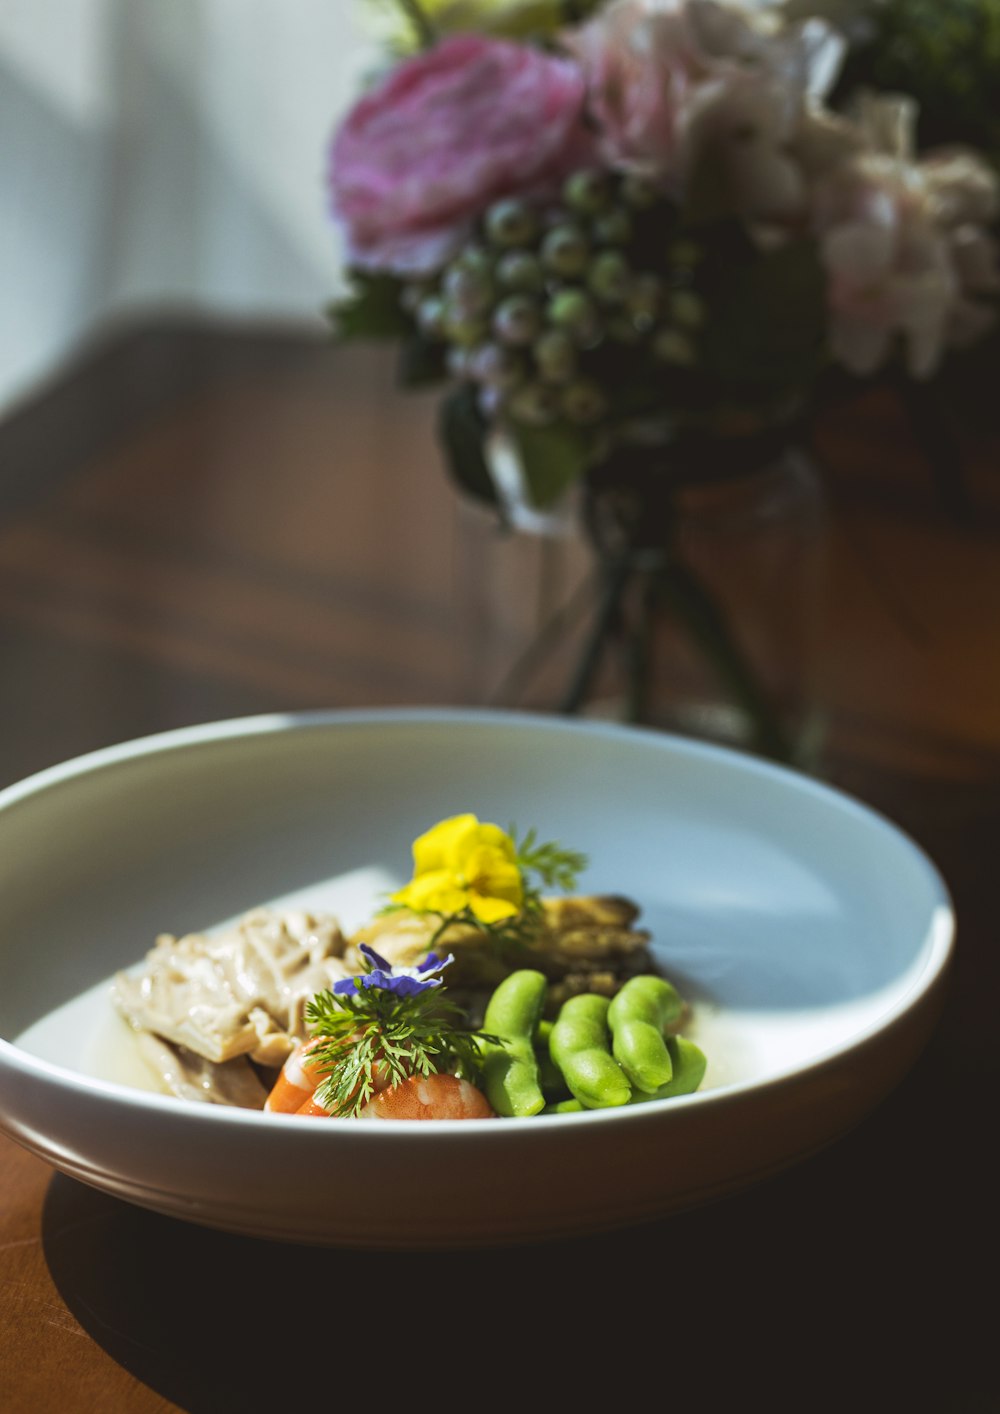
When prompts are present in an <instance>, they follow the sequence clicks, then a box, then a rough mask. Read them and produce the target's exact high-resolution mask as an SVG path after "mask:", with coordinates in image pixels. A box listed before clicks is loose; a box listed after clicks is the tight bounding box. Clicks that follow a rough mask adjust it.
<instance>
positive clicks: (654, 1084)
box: [608, 974, 684, 1094]
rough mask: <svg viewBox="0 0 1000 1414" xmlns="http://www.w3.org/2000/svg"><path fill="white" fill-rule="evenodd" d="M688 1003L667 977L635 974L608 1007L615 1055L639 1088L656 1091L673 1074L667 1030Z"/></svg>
mask: <svg viewBox="0 0 1000 1414" xmlns="http://www.w3.org/2000/svg"><path fill="white" fill-rule="evenodd" d="M683 1010H684V1003H683V1001H682V1000H681V997H680V994H679V992H678V991H677V989H676V987H673V986H671V984H670V983H669V982H667V981H666V980H665V979H664V978H663V977H654V976H651V975H645V974H644V975H642V976H640V977H631V978H630V979H629V980H628V981H627V982H626V983H625V985H624V986H623V987H622V988H621V990H620V991H619V992H618V993H617V995H616V996H615V998H614V999H613V1001H612V1002H611V1005H610V1007H609V1008H608V1025H609V1026H610V1028H611V1035H612V1047H611V1049H612V1054H613V1055H614V1058H615V1060H616V1061H617V1062H618V1064H619V1065H620V1066H621V1068H622V1070H624V1072H625V1074H626V1075H627V1076H628V1078H629V1079H630V1080H631V1082H632V1084H633V1085H634V1086H635V1087H636V1089H638V1090H644V1091H646V1093H647V1094H653V1093H654V1092H655V1091H657V1090H659V1088H660V1086H661V1085H666V1084H667V1082H668V1081H669V1080H670V1079H671V1077H672V1075H673V1062H672V1061H671V1058H670V1052H669V1050H668V1049H667V1043H666V1040H665V1038H664V1031H665V1030H666V1028H667V1027H668V1026H669V1025H670V1024H671V1023H672V1022H674V1021H676V1020H677V1019H678V1017H679V1016H680V1015H681V1013H682V1011H683Z"/></svg>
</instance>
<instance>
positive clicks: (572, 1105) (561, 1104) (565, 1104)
mask: <svg viewBox="0 0 1000 1414" xmlns="http://www.w3.org/2000/svg"><path fill="white" fill-rule="evenodd" d="M542 1113H543V1114H547V1115H583V1114H586V1113H587V1106H586V1105H581V1104H580V1101H579V1100H556V1101H555V1102H554V1103H553V1104H551V1105H546V1106H545V1109H544V1110H543V1112H542Z"/></svg>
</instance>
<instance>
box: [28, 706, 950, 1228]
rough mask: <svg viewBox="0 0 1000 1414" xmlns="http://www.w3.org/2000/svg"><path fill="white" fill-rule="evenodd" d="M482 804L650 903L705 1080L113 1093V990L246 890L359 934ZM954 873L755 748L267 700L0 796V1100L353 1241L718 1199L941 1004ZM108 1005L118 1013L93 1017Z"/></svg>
mask: <svg viewBox="0 0 1000 1414" xmlns="http://www.w3.org/2000/svg"><path fill="white" fill-rule="evenodd" d="M465 810H471V811H473V812H475V813H476V814H478V815H479V816H480V818H482V819H487V820H495V821H496V822H498V823H499V824H501V825H504V826H507V825H510V824H516V825H517V826H518V827H519V828H520V829H525V828H527V827H528V826H531V825H533V826H536V827H537V828H538V830H539V832H540V834H541V836H542V837H543V838H555V839H558V840H560V841H561V842H562V843H563V844H565V845H567V846H573V847H575V848H578V849H582V850H584V851H585V852H586V853H587V854H588V855H589V857H590V861H591V863H590V868H589V870H588V872H587V875H586V877H585V880H584V881H583V882H584V885H585V887H586V889H587V890H588V891H594V892H600V891H605V892H611V891H613V892H619V893H624V894H627V895H629V896H630V897H632V898H634V899H635V900H636V901H637V902H639V903H640V904H641V906H642V910H643V922H644V923H645V924H646V925H647V926H648V927H650V928H651V929H652V930H653V934H654V938H655V942H656V947H657V952H658V956H659V958H660V960H661V961H662V965H663V967H664V969H665V970H666V972H667V973H668V974H669V975H670V976H672V977H673V978H674V980H675V981H676V983H677V985H678V986H679V987H680V989H681V991H682V992H683V993H684V994H686V996H687V997H688V999H689V1000H690V1001H691V1002H692V1003H693V1006H694V1018H695V1019H694V1023H693V1027H692V1028H691V1029H690V1030H689V1032H688V1034H689V1035H691V1036H692V1037H693V1038H694V1039H696V1040H697V1041H698V1042H699V1043H700V1044H701V1046H702V1048H703V1049H704V1050H705V1051H706V1053H707V1054H708V1057H709V1069H708V1074H707V1076H706V1080H705V1085H704V1087H703V1089H702V1090H701V1091H700V1092H699V1093H698V1094H696V1095H693V1096H688V1097H684V1098H680V1099H674V1100H669V1101H663V1102H660V1103H658V1104H650V1105H642V1106H637V1107H634V1108H631V1107H630V1108H627V1109H624V1110H611V1111H603V1112H601V1111H598V1112H593V1113H589V1114H583V1115H571V1116H552V1117H537V1118H533V1119H525V1120H482V1121H468V1122H465V1123H460V1124H456V1123H450V1124H449V1123H447V1122H445V1123H441V1122H433V1123H424V1124H405V1123H403V1124H372V1123H355V1122H347V1121H344V1122H338V1123H335V1122H330V1123H328V1124H324V1123H321V1122H315V1123H305V1122H304V1121H301V1120H296V1119H295V1118H294V1117H292V1118H285V1117H281V1116H270V1115H262V1114H257V1113H252V1112H247V1111H241V1110H226V1109H221V1108H219V1107H216V1106H207V1105H206V1106H201V1105H198V1104H191V1103H186V1102H182V1101H179V1100H175V1099H172V1098H168V1097H166V1096H161V1095H157V1094H153V1093H150V1092H148V1091H143V1090H141V1089H137V1088H132V1087H131V1086H129V1085H125V1084H122V1083H121V1081H120V1079H119V1080H115V1079H114V1078H111V1079H109V1078H107V1077H109V1076H111V1077H113V1076H115V1075H119V1076H123V1075H124V1074H125V1072H124V1071H122V1070H121V1069H120V1068H119V1067H120V1066H121V1064H122V1058H121V1055H119V1054H117V1053H116V1052H115V1050H114V1047H113V1046H112V1045H111V1044H110V1042H109V1040H108V1037H109V1036H111V1035H112V1034H113V1024H114V1023H113V1017H112V1014H111V1010H110V1003H109V1002H108V1000H107V981H108V979H109V978H110V976H111V975H112V974H113V973H114V972H115V971H116V970H117V969H119V968H122V967H126V966H128V965H130V964H132V963H135V962H137V961H138V960H139V959H140V958H141V957H142V955H143V954H144V953H145V951H146V949H147V948H148V947H149V946H150V945H151V944H152V941H153V939H154V937H155V935H156V934H157V933H158V932H160V931H170V932H175V933H180V932H182V931H185V930H190V929H202V928H206V927H211V926H214V925H216V924H218V923H221V922H223V921H225V920H227V919H229V918H231V917H233V916H236V915H238V914H240V913H241V912H243V911H244V910H245V909H247V908H249V907H251V906H253V905H256V904H260V903H267V902H274V901H278V900H285V899H293V900H295V901H305V902H307V903H312V904H315V905H317V906H319V907H323V906H330V905H332V906H334V907H335V908H338V909H340V910H341V911H342V913H343V914H344V915H345V922H346V923H347V924H348V925H349V926H350V925H353V924H355V923H359V922H361V921H362V920H363V918H364V917H365V916H366V915H367V911H368V909H369V908H370V907H371V906H372V905H373V904H374V903H375V902H376V901H377V897H378V894H379V890H380V889H382V888H385V887H386V886H387V885H388V884H390V883H391V882H392V881H402V880H403V879H404V878H405V877H406V876H407V874H408V868H409V844H410V841H411V840H412V839H413V837H414V836H415V835H417V834H418V833H420V832H421V831H422V830H423V829H425V828H426V827H427V826H428V825H430V824H432V823H433V822H434V821H436V820H438V819H440V818H442V817H444V816H447V815H450V814H454V813H457V812H460V811H465ZM952 936H953V919H952V911H951V908H950V904H949V900H948V896H947V891H946V889H945V888H944V886H943V884H942V882H941V880H940V878H939V877H938V875H937V873H936V871H935V870H934V868H933V867H932V865H931V864H930V863H929V862H928V860H927V859H926V858H925V857H924V856H923V855H922V854H921V853H920V851H919V850H918V849H917V848H916V847H915V846H914V845H913V844H912V843H911V842H910V841H909V840H908V839H907V838H906V837H905V836H903V835H902V834H901V833H900V832H899V831H898V830H897V829H895V828H894V827H893V826H892V825H890V824H889V823H887V822H886V821H885V820H883V819H881V818H880V817H878V816H877V815H875V814H873V813H872V812H870V811H869V810H867V809H865V808H864V807H862V806H860V805H858V804H856V803H855V802H853V801H851V800H850V799H848V798H846V797H844V796H842V795H840V794H838V793H836V792H835V791H832V790H830V789H827V788H825V787H823V786H821V785H818V784H816V783H814V782H813V781H811V780H809V779H806V778H804V777H801V776H798V775H796V774H794V773H791V772H788V771H784V770H781V769H778V768H775V767H773V766H770V765H766V764H762V763H761V762H759V761H756V760H754V759H751V758H748V757H743V756H740V755H737V754H734V753H729V752H725V751H721V750H716V749H713V748H710V747H704V746H699V745H694V744H691V743H688V742H684V741H680V740H677V739H674V738H671V737H668V736H664V735H660V734H657V733H653V732H645V731H638V730H630V729H625V728H618V727H611V726H605V725H596V724H587V723H577V722H572V723H570V722H566V721H564V720H560V719H556V718H542V717H533V716H526V715H514V714H504V713H477V712H448V711H430V710H414V711H402V712H368V713H329V714H318V715H307V716H289V717H266V718H254V719H249V720H244V721H237V722H227V723H220V724H215V725H210V726H205V727H197V728H193V729H189V730H183V731H178V732H172V733H169V734H166V735H162V736H158V737H152V738H149V739H147V740H144V741H139V742H134V743H129V744H126V745H124V746H118V747H114V748H111V749H109V750H105V751H100V752H97V753H95V754H93V755H90V756H87V757H84V758H82V759H80V760H77V761H72V762H69V763H68V764H66V765H61V766H57V767H55V768H53V769H51V770H48V771H44V772H42V773H41V774H39V775H37V776H34V777H33V778H31V779H30V780H27V781H25V782H22V783H21V784H19V785H16V786H13V787H11V788H9V789H7V790H6V791H4V792H2V793H0V1036H2V1037H3V1038H5V1039H2V1040H0V1122H2V1125H3V1127H4V1128H5V1129H6V1130H8V1131H9V1133H11V1134H12V1135H13V1136H14V1137H15V1138H16V1139H18V1140H19V1141H20V1142H21V1143H22V1144H24V1145H25V1146H26V1147H27V1148H29V1149H31V1150H33V1151H34V1152H35V1153H36V1154H39V1155H41V1156H42V1157H43V1158H44V1159H46V1160H47V1161H48V1162H50V1163H51V1164H53V1165H54V1166H55V1167H56V1168H58V1169H61V1170H63V1171H64V1172H65V1173H68V1174H71V1175H73V1176H74V1177H77V1178H80V1179H82V1180H84V1181H85V1182H87V1183H90V1184H93V1185H94V1186H96V1187H98V1188H102V1189H105V1190H107V1191H109V1192H111V1193H115V1194H118V1195H120V1196H121V1197H122V1198H126V1199H128V1200H130V1201H131V1202H134V1203H138V1204H140V1205H142V1206H144V1207H148V1208H152V1209H156V1210H157V1211H160V1212H164V1213H169V1214H172V1215H174V1216H176V1217H182V1218H188V1219H191V1220H193V1221H195V1222H199V1223H204V1224H208V1225H211V1226H216V1227H220V1228H227V1229H231V1230H234V1231H238V1232H244V1233H251V1234H258V1235H261V1236H267V1237H273V1238H283V1239H288V1240H294V1241H305V1242H315V1243H330V1244H341V1245H352V1246H372V1247H401V1248H405V1247H425V1246H432V1245H449V1246H451V1245H465V1244H478V1243H496V1242H506V1241H511V1240H517V1239H532V1238H536V1237H542V1236H551V1235H564V1234H569V1233H574V1232H580V1231H583V1230H585V1229H598V1228H607V1227H612V1226H615V1225H618V1224H621V1223H625V1222H631V1221H635V1220H640V1219H644V1218H652V1217H655V1216H659V1215H662V1214H665V1213H668V1212H670V1211H672V1210H675V1209H678V1208H680V1207H684V1206H687V1205H690V1204H693V1203H696V1202H699V1201H701V1200H703V1199H705V1198H708V1197H715V1196H718V1195H720V1194H723V1193H726V1192H728V1191H731V1190H735V1189H736V1188H738V1187H740V1186H742V1185H744V1184H747V1183H748V1182H751V1181H753V1180H755V1179H757V1178H760V1177H761V1176H763V1175H765V1174H768V1173H770V1172H772V1171H775V1170H778V1169H780V1168H782V1167H784V1166H786V1165H788V1164H790V1163H792V1162H794V1161H795V1160H797V1159H799V1158H801V1157H803V1156H805V1155H807V1154H809V1153H810V1152H812V1151H814V1150H816V1149H818V1148H820V1147H821V1146H823V1145H825V1144H827V1143H829V1142H830V1141H831V1140H833V1139H835V1138H836V1137H837V1136H838V1135H840V1134H841V1133H843V1132H844V1131H845V1130H847V1129H848V1128H849V1127H850V1126H851V1125H853V1124H854V1123H855V1122H856V1121H857V1120H859V1119H860V1118H861V1117H862V1116H863V1115H864V1114H866V1113H867V1112H868V1111H870V1110H871V1109H872V1108H873V1107H874V1106H875V1105H876V1104H877V1103H878V1102H879V1101H880V1100H881V1099H882V1098H883V1097H884V1096H885V1095H886V1093H887V1092H888V1091H889V1090H890V1088H891V1087H892V1086H893V1085H894V1084H895V1083H896V1082H897V1081H898V1080H899V1079H900V1078H901V1076H902V1075H903V1074H904V1072H905V1071H906V1069H907V1068H908V1066H909V1065H910V1064H911V1062H912V1061H913V1060H914V1058H915V1056H916V1055H917V1053H918V1051H919V1049H920V1047H921V1046H922V1045H923V1043H924V1041H925V1040H926V1038H927V1036H928V1033H929V1031H930V1029H931V1026H932V1024H933V1022H934V1020H935V1017H936V1013H937V1009H938V1002H939V997H940V991H941V986H940V984H941V982H942V979H943V976H944V973H945V971H946V968H947V964H948V962H949V958H950V954H951V948H952ZM108 1027H111V1028H112V1029H111V1031H109V1030H108V1029H107V1028H108Z"/></svg>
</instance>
